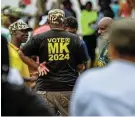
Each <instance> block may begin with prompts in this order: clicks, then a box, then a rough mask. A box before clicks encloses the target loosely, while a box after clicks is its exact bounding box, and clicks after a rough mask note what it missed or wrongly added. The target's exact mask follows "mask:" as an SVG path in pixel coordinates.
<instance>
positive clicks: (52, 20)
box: [48, 9, 65, 29]
mask: <svg viewBox="0 0 135 117" xmlns="http://www.w3.org/2000/svg"><path fill="white" fill-rule="evenodd" d="M64 20H65V13H64V11H63V10H61V9H53V10H50V11H49V13H48V24H49V26H50V28H51V29H55V28H58V29H63V25H64Z"/></svg>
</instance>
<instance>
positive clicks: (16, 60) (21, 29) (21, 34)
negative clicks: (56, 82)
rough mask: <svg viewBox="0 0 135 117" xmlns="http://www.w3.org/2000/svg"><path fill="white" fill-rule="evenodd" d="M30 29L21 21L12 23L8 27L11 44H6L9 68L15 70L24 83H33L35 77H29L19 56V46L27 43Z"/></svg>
mask: <svg viewBox="0 0 135 117" xmlns="http://www.w3.org/2000/svg"><path fill="white" fill-rule="evenodd" d="M31 30H32V29H31V28H30V27H29V26H28V25H27V24H26V23H25V22H23V21H17V22H14V23H13V24H11V25H10V26H9V31H10V34H11V42H9V43H8V49H9V60H10V67H12V68H15V69H17V70H18V71H19V72H20V74H21V76H22V77H23V78H24V81H35V80H36V77H30V73H29V69H28V66H27V65H26V64H25V63H24V62H23V61H22V60H21V58H20V55H19V50H20V45H21V44H22V43H24V42H26V41H27V39H28V32H29V31H31Z"/></svg>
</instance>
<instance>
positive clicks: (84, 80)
mask: <svg viewBox="0 0 135 117" xmlns="http://www.w3.org/2000/svg"><path fill="white" fill-rule="evenodd" d="M70 115H71V116H135V63H132V62H129V61H124V60H117V61H113V62H112V63H110V64H109V65H108V66H107V67H105V68H97V69H92V70H88V71H86V72H85V73H84V74H82V75H81V76H80V78H79V80H78V81H77V83H76V86H75V89H74V93H73V96H72V98H71V104H70Z"/></svg>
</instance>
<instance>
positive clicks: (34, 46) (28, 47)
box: [22, 35, 41, 56]
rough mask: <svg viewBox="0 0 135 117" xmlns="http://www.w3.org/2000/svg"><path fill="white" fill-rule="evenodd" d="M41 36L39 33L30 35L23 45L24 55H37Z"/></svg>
mask: <svg viewBox="0 0 135 117" xmlns="http://www.w3.org/2000/svg"><path fill="white" fill-rule="evenodd" d="M40 44H41V38H40V36H39V35H36V36H34V37H32V38H31V39H30V40H29V41H28V42H27V43H26V44H25V45H24V46H23V47H22V52H23V53H24V55H25V56H32V55H37V56H38V55H39V48H40Z"/></svg>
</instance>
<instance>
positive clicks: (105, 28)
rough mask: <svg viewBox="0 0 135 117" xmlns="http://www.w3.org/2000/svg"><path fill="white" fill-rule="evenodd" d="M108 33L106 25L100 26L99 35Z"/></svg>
mask: <svg viewBox="0 0 135 117" xmlns="http://www.w3.org/2000/svg"><path fill="white" fill-rule="evenodd" d="M105 32H107V27H106V26H105V25H98V34H99V35H103V34H104V33H105Z"/></svg>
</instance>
